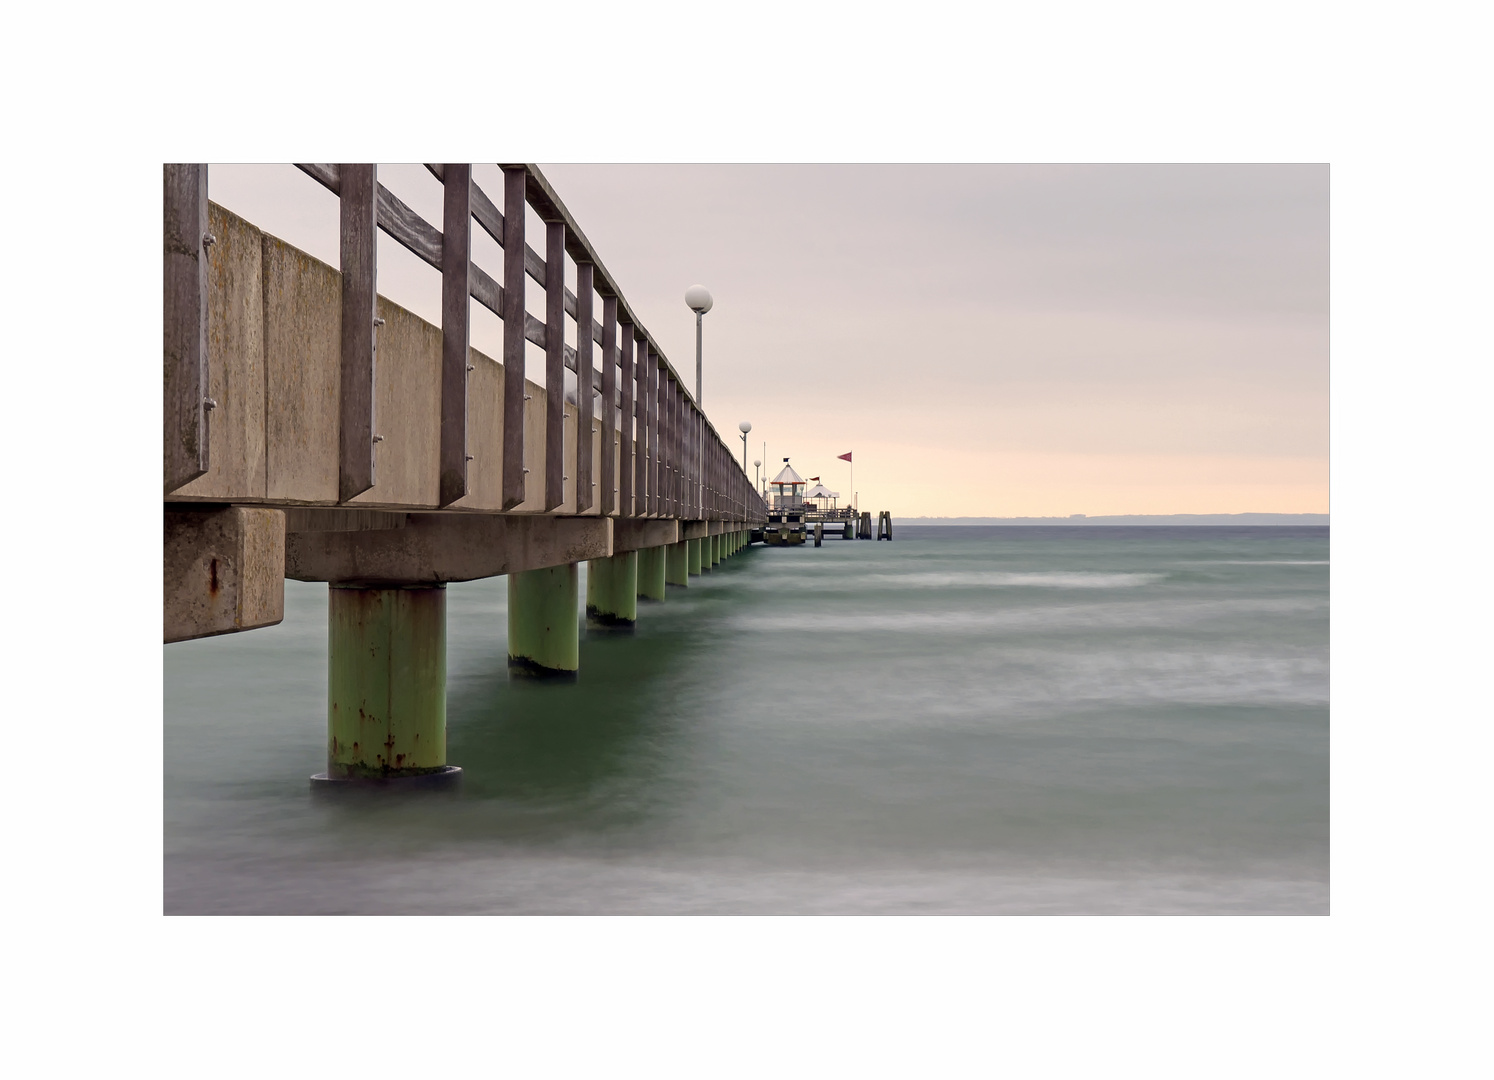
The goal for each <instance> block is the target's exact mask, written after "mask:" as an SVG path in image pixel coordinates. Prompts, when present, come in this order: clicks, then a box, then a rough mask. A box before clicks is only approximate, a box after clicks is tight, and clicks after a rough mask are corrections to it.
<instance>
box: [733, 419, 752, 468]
mask: <svg viewBox="0 0 1494 1080" xmlns="http://www.w3.org/2000/svg"><path fill="white" fill-rule="evenodd" d="M737 430H738V431H740V432H741V433H742V471H743V472H746V471H747V433H748V432H749V431H751V430H752V424H751V423H750V422H749V421H746V420H743V421H742V422H741V423H740V424H738V425H737Z"/></svg>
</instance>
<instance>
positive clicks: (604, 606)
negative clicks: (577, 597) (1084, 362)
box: [586, 551, 638, 630]
mask: <svg viewBox="0 0 1494 1080" xmlns="http://www.w3.org/2000/svg"><path fill="white" fill-rule="evenodd" d="M637 621H638V552H636V551H625V552H623V553H622V554H621V555H613V556H611V557H609V558H606V559H592V560H591V561H590V562H588V563H587V564H586V625H587V626H588V627H593V628H596V629H620V630H631V629H633V624H634V623H636V622H637Z"/></svg>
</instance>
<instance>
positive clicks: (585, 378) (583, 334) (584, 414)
mask: <svg viewBox="0 0 1494 1080" xmlns="http://www.w3.org/2000/svg"><path fill="white" fill-rule="evenodd" d="M593 279H594V272H593V267H592V264H591V263H589V262H578V263H577V264H576V513H578V514H584V513H586V511H588V510H590V509H591V508H592V507H593V506H594V505H596V498H595V496H593V494H592V490H591V484H592V475H591V417H592V412H591V399H592V393H593V391H592V387H593V386H594V385H595V383H594V381H593V380H594V379H595V378H596V374H595V373H596V364H595V363H594V362H593V360H592V340H593V339H592V336H591V334H592V322H593V320H592V317H591V312H592V295H593V289H592V285H593V283H594V280H593ZM562 295H563V294H562ZM547 332H548V331H547ZM609 483H610V482H609Z"/></svg>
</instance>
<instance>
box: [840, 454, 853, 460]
mask: <svg viewBox="0 0 1494 1080" xmlns="http://www.w3.org/2000/svg"><path fill="white" fill-rule="evenodd" d="M838 460H840V461H850V460H851V455H850V454H841V455H840V458H839V459H838Z"/></svg>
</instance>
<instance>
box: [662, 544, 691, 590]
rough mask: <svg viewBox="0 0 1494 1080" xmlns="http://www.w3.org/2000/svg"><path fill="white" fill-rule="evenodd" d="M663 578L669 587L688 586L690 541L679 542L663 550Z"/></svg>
mask: <svg viewBox="0 0 1494 1080" xmlns="http://www.w3.org/2000/svg"><path fill="white" fill-rule="evenodd" d="M665 552H666V554H665V556H664V562H665V575H664V578H665V580H666V581H668V582H669V584H671V585H689V584H690V541H688V540H681V541H680V542H679V543H678V544H669V545H667V547H666V548H665Z"/></svg>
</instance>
